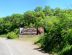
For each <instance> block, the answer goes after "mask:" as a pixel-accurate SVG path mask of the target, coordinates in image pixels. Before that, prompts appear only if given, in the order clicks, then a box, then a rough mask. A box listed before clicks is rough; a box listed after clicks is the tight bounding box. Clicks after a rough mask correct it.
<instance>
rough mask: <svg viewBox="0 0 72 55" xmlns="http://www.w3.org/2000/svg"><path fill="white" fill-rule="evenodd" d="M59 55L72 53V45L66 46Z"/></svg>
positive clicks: (70, 54) (71, 54)
mask: <svg viewBox="0 0 72 55" xmlns="http://www.w3.org/2000/svg"><path fill="white" fill-rule="evenodd" d="M59 55H72V45H69V46H66V47H65V48H63V50H62V51H61V52H60V53H59Z"/></svg>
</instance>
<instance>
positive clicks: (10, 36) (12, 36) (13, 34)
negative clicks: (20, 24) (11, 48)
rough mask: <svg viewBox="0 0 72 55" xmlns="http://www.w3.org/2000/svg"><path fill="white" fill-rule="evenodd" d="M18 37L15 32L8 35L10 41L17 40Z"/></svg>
mask: <svg viewBox="0 0 72 55" xmlns="http://www.w3.org/2000/svg"><path fill="white" fill-rule="evenodd" d="M17 37H18V35H17V34H16V33H14V32H10V33H8V34H7V38H8V39H14V38H17Z"/></svg>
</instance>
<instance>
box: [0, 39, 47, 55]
mask: <svg viewBox="0 0 72 55" xmlns="http://www.w3.org/2000/svg"><path fill="white" fill-rule="evenodd" d="M36 48H37V46H36V45H33V44H32V43H29V42H24V41H19V40H10V39H2V38H0V55H48V54H47V53H42V52H40V51H38V50H36Z"/></svg>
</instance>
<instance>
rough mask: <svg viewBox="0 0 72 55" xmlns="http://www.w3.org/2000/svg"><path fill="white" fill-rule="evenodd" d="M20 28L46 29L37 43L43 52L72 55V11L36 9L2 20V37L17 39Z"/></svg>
mask: <svg viewBox="0 0 72 55" xmlns="http://www.w3.org/2000/svg"><path fill="white" fill-rule="evenodd" d="M19 27H36V28H37V27H44V30H45V32H44V35H43V36H41V37H40V39H39V40H38V41H37V43H39V44H40V47H41V49H42V50H44V51H45V52H48V53H57V54H58V55H72V9H60V8H55V9H52V8H50V7H49V6H45V8H42V7H36V8H35V9H34V10H32V11H27V12H25V13H24V14H13V15H11V16H7V17H3V18H0V35H3V34H6V35H7V38H11V39H13V38H17V37H18V35H19Z"/></svg>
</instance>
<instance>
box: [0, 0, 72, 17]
mask: <svg viewBox="0 0 72 55" xmlns="http://www.w3.org/2000/svg"><path fill="white" fill-rule="evenodd" d="M37 6H42V7H45V6H50V7H51V8H56V7H59V8H62V9H70V8H72V0H0V17H5V16H9V15H12V14H15V13H21V14H22V13H24V12H25V11H28V10H33V9H35V8H36V7H37Z"/></svg>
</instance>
